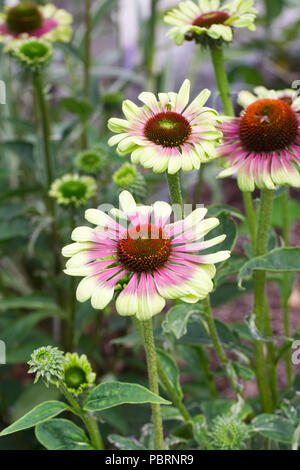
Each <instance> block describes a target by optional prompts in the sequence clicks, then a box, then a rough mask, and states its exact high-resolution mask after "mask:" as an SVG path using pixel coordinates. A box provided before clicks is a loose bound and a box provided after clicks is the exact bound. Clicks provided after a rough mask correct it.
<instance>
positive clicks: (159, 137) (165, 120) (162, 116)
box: [144, 111, 192, 147]
mask: <svg viewBox="0 0 300 470" xmlns="http://www.w3.org/2000/svg"><path fill="white" fill-rule="evenodd" d="M191 132H192V130H191V126H190V124H189V122H188V121H187V119H186V118H185V117H184V116H182V114H178V113H175V112H173V111H166V112H162V113H158V114H156V115H155V116H154V117H152V118H150V119H149V120H148V122H147V123H146V125H145V128H144V134H145V136H146V137H147V139H149V140H150V141H151V142H154V143H155V144H157V145H162V146H163V147H179V146H180V145H182V144H184V143H185V142H186V141H187V140H188V138H189V136H190V135H191Z"/></svg>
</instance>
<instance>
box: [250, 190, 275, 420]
mask: <svg viewBox="0 0 300 470" xmlns="http://www.w3.org/2000/svg"><path fill="white" fill-rule="evenodd" d="M272 204H273V191H270V190H268V189H265V190H262V191H261V204H260V212H259V220H258V229H257V237H256V240H257V243H256V253H255V254H256V256H263V255H264V254H266V253H267V246H268V234H269V227H270V223H271V215H272ZM265 287H266V272H265V271H255V273H254V314H255V317H256V327H257V330H258V332H259V333H260V334H261V335H263V334H264V325H265V314H266V309H265ZM254 350H255V361H256V375H257V383H258V389H259V395H260V400H261V405H262V410H263V412H266V413H268V412H271V411H272V401H271V396H270V390H269V385H268V380H267V374H266V366H265V355H264V345H263V343H262V342H261V341H255V342H254Z"/></svg>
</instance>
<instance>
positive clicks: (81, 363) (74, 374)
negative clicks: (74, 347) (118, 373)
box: [64, 353, 96, 395]
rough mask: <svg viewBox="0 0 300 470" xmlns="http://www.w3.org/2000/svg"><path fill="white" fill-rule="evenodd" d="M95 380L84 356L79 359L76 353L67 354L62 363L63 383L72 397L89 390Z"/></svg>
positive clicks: (94, 375)
mask: <svg viewBox="0 0 300 470" xmlns="http://www.w3.org/2000/svg"><path fill="white" fill-rule="evenodd" d="M95 379H96V374H95V373H94V372H93V370H92V367H91V364H90V363H89V361H88V359H87V357H86V355H85V354H82V355H81V356H80V357H79V356H78V354H77V353H67V354H66V355H65V363H64V382H65V385H66V387H67V389H68V390H69V392H71V393H72V394H73V395H80V394H81V393H83V392H84V391H85V390H86V389H88V388H90V387H91V386H92V385H93V384H94V382H95Z"/></svg>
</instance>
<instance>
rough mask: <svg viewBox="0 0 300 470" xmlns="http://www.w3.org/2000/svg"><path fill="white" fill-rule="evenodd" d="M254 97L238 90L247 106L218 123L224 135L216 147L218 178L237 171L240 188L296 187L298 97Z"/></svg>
mask: <svg viewBox="0 0 300 470" xmlns="http://www.w3.org/2000/svg"><path fill="white" fill-rule="evenodd" d="M271 96H272V97H271V98H270V97H266V98H262V99H260V98H258V97H255V96H254V95H250V94H249V93H247V92H242V94H241V95H240V96H239V102H240V103H243V104H245V105H246V106H247V107H246V109H245V110H244V111H243V113H242V115H241V117H238V118H232V119H230V121H228V122H226V123H223V124H222V125H221V130H222V132H223V135H224V138H223V143H222V144H221V145H220V147H219V149H218V155H219V157H222V160H223V166H224V167H225V170H224V171H222V172H221V173H220V175H219V178H225V177H227V176H232V175H234V174H237V178H238V185H239V187H240V189H241V190H242V191H254V189H255V187H258V188H260V189H265V188H266V189H275V187H276V185H289V186H294V187H300V174H299V167H300V117H299V115H298V114H297V112H298V109H299V101H298V100H297V99H295V100H292V103H291V104H289V102H288V100H286V99H282V97H281V98H278V97H276V95H275V92H274V93H273V94H272V95H271Z"/></svg>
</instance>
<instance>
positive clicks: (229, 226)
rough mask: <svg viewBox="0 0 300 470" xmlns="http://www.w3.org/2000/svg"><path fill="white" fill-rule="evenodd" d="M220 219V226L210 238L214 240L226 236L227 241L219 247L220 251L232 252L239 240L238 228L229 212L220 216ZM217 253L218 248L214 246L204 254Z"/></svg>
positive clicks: (213, 231) (212, 232) (211, 233)
mask: <svg viewBox="0 0 300 470" xmlns="http://www.w3.org/2000/svg"><path fill="white" fill-rule="evenodd" d="M218 219H219V221H220V224H219V225H218V226H217V227H216V228H215V229H213V230H212V231H211V232H210V233H209V238H214V237H218V236H220V235H223V234H226V238H225V240H224V241H223V242H222V243H220V244H219V245H218V251H219V250H220V251H222V250H229V251H232V250H233V248H234V246H235V243H236V239H237V226H236V224H235V222H233V220H232V219H231V216H230V214H228V213H227V212H221V213H220V214H219V215H218ZM215 251H216V247H215V246H212V247H211V248H208V249H207V250H204V251H203V254H209V253H214V252H215Z"/></svg>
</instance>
